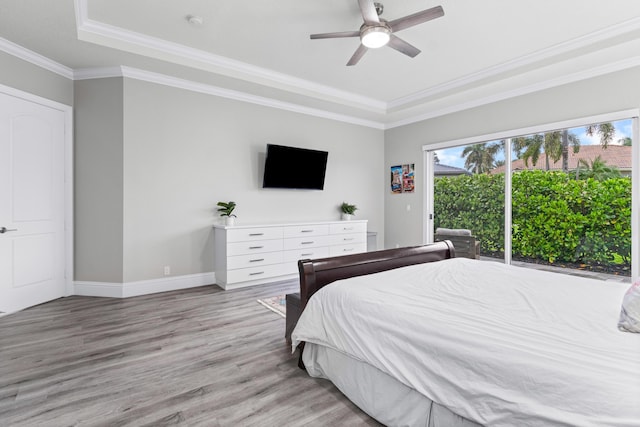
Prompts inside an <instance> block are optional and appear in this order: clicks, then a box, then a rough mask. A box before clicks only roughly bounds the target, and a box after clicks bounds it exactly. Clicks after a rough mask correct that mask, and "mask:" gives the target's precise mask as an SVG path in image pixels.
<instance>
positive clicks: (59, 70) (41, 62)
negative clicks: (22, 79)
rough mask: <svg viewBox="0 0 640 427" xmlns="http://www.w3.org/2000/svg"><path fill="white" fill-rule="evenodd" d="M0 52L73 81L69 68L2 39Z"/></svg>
mask: <svg viewBox="0 0 640 427" xmlns="http://www.w3.org/2000/svg"><path fill="white" fill-rule="evenodd" d="M0 51H2V52H5V53H8V54H9V55H12V56H15V57H16V58H19V59H22V60H23V61H27V62H30V63H31V64H33V65H37V66H38V67H40V68H44V69H45V70H48V71H51V72H52V73H56V74H58V75H60V76H62V77H65V78H67V79H73V70H72V69H71V68H69V67H66V66H64V65H62V64H59V63H57V62H55V61H53V60H51V59H49V58H47V57H46V56H42V55H40V54H39V53H36V52H34V51H32V50H29V49H27V48H25V47H22V46H20V45H18V44H15V43H14V42H12V41H9V40H7V39H4V38H2V37H0Z"/></svg>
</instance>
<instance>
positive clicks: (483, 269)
mask: <svg viewBox="0 0 640 427" xmlns="http://www.w3.org/2000/svg"><path fill="white" fill-rule="evenodd" d="M299 269H300V294H301V306H302V309H303V311H302V314H301V316H300V318H299V320H298V323H297V325H296V327H295V329H294V331H293V333H292V337H291V338H292V346H293V349H294V350H295V349H296V348H300V352H301V355H300V358H301V366H302V367H304V368H306V370H307V372H308V373H309V374H310V375H311V376H314V377H320V378H326V379H329V380H330V381H332V382H333V383H334V384H335V385H336V386H337V387H338V389H340V390H341V391H342V393H344V394H345V395H346V396H347V397H348V398H349V399H350V400H352V401H353V402H354V403H355V404H356V405H358V406H359V407H360V408H361V409H363V410H364V411H365V412H367V413H368V414H369V415H371V416H372V417H373V418H375V419H377V420H378V421H380V422H382V423H383V424H386V425H407V426H418V425H419V426H429V427H457V426H459V427H472V426H478V425H487V426H498V427H501V426H521V425H523V426H593V427H595V426H640V334H632V333H623V332H620V331H619V330H618V329H617V326H616V324H617V319H618V315H619V311H620V301H621V300H622V297H623V294H624V293H625V291H626V289H627V288H628V284H624V283H610V282H602V281H598V280H593V279H586V278H581V277H576V276H568V275H559V274H556V273H549V272H544V271H535V270H530V269H522V268H520V267H512V266H506V265H504V264H502V263H497V262H487V261H478V260H471V259H466V258H455V256H454V250H453V247H452V246H451V244H450V242H446V241H445V242H438V243H436V244H433V245H426V246H420V247H413V248H401V249H394V250H386V251H377V252H371V253H367V254H358V255H350V256H345V257H336V258H325V259H318V260H304V261H300V263H299Z"/></svg>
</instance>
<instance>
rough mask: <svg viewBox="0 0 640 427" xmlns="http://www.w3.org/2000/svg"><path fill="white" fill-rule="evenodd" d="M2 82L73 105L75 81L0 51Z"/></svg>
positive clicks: (0, 75) (0, 78) (0, 81)
mask: <svg viewBox="0 0 640 427" xmlns="http://www.w3.org/2000/svg"><path fill="white" fill-rule="evenodd" d="M0 84H3V85H5V86H10V87H12V88H15V89H20V90H22V91H24V92H29V93H32V94H34V95H38V96H41V97H43V98H47V99H51V100H53V101H56V102H60V103H61V104H65V105H73V81H72V80H69V79H67V78H65V77H62V76H61V75H59V74H56V73H52V72H51V71H47V70H45V69H43V68H40V67H38V66H36V65H33V64H31V63H29V62H26V61H23V60H22V59H19V58H16V57H15V56H12V55H9V54H7V53H5V52H0Z"/></svg>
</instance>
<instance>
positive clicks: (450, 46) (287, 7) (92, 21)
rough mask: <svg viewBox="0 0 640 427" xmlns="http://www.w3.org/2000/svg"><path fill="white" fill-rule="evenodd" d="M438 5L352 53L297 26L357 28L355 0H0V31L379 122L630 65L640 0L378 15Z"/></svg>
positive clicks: (11, 37) (493, 4) (80, 55)
mask: <svg viewBox="0 0 640 427" xmlns="http://www.w3.org/2000/svg"><path fill="white" fill-rule="evenodd" d="M436 5H442V7H443V9H444V12H445V15H444V17H442V18H438V19H436V20H433V21H430V22H427V23H424V24H421V25H419V26H416V27H413V28H409V29H406V30H404V31H402V32H400V33H398V35H399V36H400V37H402V38H403V39H404V40H406V41H407V42H409V43H411V44H413V45H414V46H416V47H418V48H419V49H421V50H422V53H421V54H420V55H418V56H417V57H415V58H413V59H411V58H409V57H407V56H404V55H402V54H400V53H399V52H397V51H395V50H393V49H391V48H389V47H383V48H381V49H377V50H369V51H368V52H367V54H366V55H365V56H364V58H363V59H362V60H361V61H360V62H359V63H358V64H357V65H356V66H354V67H347V66H345V64H346V62H347V61H348V60H349V58H350V57H351V55H352V54H353V52H354V51H355V49H356V48H357V46H358V44H359V40H358V39H357V38H342V39H326V40H310V39H309V34H311V33H323V32H333V31H347V30H357V29H358V28H359V26H360V25H361V23H362V17H361V15H360V12H359V8H358V2H357V0H324V1H317V0H316V1H311V0H277V1H266V0H233V1H229V0H228V1H222V0H180V1H168V0H75V1H74V0H55V1H52V0H2V1H0V37H2V38H4V39H6V40H8V41H10V42H12V43H15V44H17V45H20V46H22V47H24V48H26V49H29V50H31V51H33V52H36V53H38V54H41V55H43V56H45V57H47V58H49V59H51V60H53V61H55V62H57V63H60V64H62V65H64V66H66V67H68V68H70V69H72V70H74V71H75V76H76V77H77V78H80V77H79V76H83V75H84V76H91V75H98V71H99V70H102V72H103V74H105V73H106V74H108V73H107V72H106V71H105V68H106V69H110V70H113V68H112V67H119V66H125V67H127V68H126V70H129V72H133V71H135V72H137V73H140V72H141V71H140V70H142V71H145V72H153V73H160V74H162V75H164V76H171V77H173V78H176V77H177V78H179V79H183V80H188V81H190V82H197V83H199V84H204V85H206V87H210V88H215V89H216V90H219V89H220V88H224V89H228V90H233V91H237V92H241V93H243V94H247V95H248V96H252V97H254V99H260V100H272V101H273V102H275V103H280V105H286V106H289V107H291V108H293V109H295V107H296V106H298V107H300V108H301V109H305V108H306V109H307V110H308V111H311V112H319V111H325V112H329V113H331V114H337V115H341V116H342V117H343V118H344V117H346V118H353V119H354V120H355V121H358V120H360V121H361V122H362V123H365V124H371V125H374V126H379V127H391V126H394V125H398V124H402V123H407V122H411V121H414V120H417V119H420V118H426V117H433V116H435V115H439V114H444V113H447V112H449V111H455V110H456V109H461V108H468V107H470V106H475V105H481V104H482V103H486V102H490V101H495V100H497V99H501V98H504V97H508V96H513V95H514V94H518V93H527V92H531V91H534V90H539V89H543V88H546V87H553V86H556V85H559V84H563V83H567V82H570V81H575V80H579V79H581V78H585V77H589V76H592V75H598V74H603V73H606V72H611V71H616V70H619V69H624V68H629V67H632V66H638V65H640V2H630V1H625V0H563V1H557V0H537V1H535V2H533V1H529V2H523V1H514V0H484V1H481V0H441V1H436V0H386V1H385V2H384V6H385V10H384V14H383V17H384V18H386V19H388V20H392V19H396V18H399V17H402V16H405V15H408V14H411V13H414V12H417V11H420V10H423V9H427V8H430V7H433V6H436ZM188 15H198V16H200V17H202V18H203V20H204V23H203V24H202V25H201V26H193V25H190V24H189V23H188V22H187V19H186V17H187V16H188ZM5 45H6V43H5ZM5 50H6V49H5ZM132 70H133V71H132ZM92 73H93V74H92ZM155 76H156V77H158V76H157V75H155ZM199 87H201V86H199ZM237 92H233V93H237Z"/></svg>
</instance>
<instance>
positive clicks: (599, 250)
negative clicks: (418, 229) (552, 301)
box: [434, 171, 631, 266]
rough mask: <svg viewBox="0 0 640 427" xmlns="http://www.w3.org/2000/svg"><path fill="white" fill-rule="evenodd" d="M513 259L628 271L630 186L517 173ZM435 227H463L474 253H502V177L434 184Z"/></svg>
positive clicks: (623, 181)
mask: <svg viewBox="0 0 640 427" xmlns="http://www.w3.org/2000/svg"><path fill="white" fill-rule="evenodd" d="M512 190H513V191H512V199H513V202H512V206H513V208H512V218H513V220H512V223H513V230H512V231H513V234H512V247H513V255H514V256H515V257H524V258H534V259H540V260H544V261H548V262H551V263H554V262H572V263H583V264H589V265H593V264H613V263H617V264H620V263H622V264H625V265H626V266H629V265H630V255H631V179H630V178H628V177H623V178H613V179H608V180H605V181H596V180H594V179H587V180H575V179H573V178H572V177H571V175H568V174H566V173H563V172H545V171H522V172H518V173H514V174H513V179H512ZM434 196H435V203H434V206H435V212H434V214H435V226H436V227H447V228H469V229H471V230H472V231H473V233H474V235H475V236H476V237H477V238H478V239H479V240H480V242H481V243H480V244H481V253H483V254H485V255H494V256H502V254H503V253H504V232H503V228H504V175H503V174H497V175H486V174H481V175H471V176H465V175H462V176H457V177H451V178H449V177H443V178H438V179H437V180H436V184H435V191H434Z"/></svg>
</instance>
